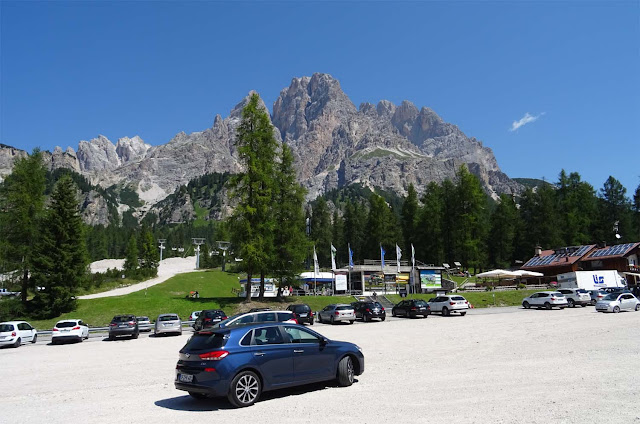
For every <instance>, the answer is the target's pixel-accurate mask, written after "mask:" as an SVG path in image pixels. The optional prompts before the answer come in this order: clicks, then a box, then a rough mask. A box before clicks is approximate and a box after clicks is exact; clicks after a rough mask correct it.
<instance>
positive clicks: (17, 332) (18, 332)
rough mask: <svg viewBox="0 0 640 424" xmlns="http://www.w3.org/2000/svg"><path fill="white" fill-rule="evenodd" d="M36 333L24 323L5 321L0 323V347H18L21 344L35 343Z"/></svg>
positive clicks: (29, 325)
mask: <svg viewBox="0 0 640 424" xmlns="http://www.w3.org/2000/svg"><path fill="white" fill-rule="evenodd" d="M36 340H38V331H36V329H35V328H33V327H32V326H31V324H29V323H28V322H26V321H7V322H2V323H0V346H13V347H18V346H20V345H21V344H22V343H26V342H31V343H35V342H36Z"/></svg>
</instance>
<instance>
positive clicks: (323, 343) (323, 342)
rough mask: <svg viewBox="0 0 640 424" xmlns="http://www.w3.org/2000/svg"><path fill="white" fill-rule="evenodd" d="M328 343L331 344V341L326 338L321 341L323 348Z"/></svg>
mask: <svg viewBox="0 0 640 424" xmlns="http://www.w3.org/2000/svg"><path fill="white" fill-rule="evenodd" d="M327 343H329V339H327V338H326V337H323V338H321V339H320V344H321V345H322V346H325V345H326V344H327Z"/></svg>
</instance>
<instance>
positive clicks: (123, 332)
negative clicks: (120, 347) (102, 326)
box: [109, 328, 138, 337]
mask: <svg viewBox="0 0 640 424" xmlns="http://www.w3.org/2000/svg"><path fill="white" fill-rule="evenodd" d="M134 334H138V330H136V329H135V328H118V329H117V330H109V336H113V337H117V336H133V335H134Z"/></svg>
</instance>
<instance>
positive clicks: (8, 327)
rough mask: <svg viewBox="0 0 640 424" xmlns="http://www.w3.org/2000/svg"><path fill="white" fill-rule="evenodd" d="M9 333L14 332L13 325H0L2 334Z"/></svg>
mask: <svg viewBox="0 0 640 424" xmlns="http://www.w3.org/2000/svg"><path fill="white" fill-rule="evenodd" d="M9 331H13V324H2V325H0V333H7V332H9Z"/></svg>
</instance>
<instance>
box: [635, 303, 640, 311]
mask: <svg viewBox="0 0 640 424" xmlns="http://www.w3.org/2000/svg"><path fill="white" fill-rule="evenodd" d="M637 311H640V303H638V304H637V305H636V312H637Z"/></svg>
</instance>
